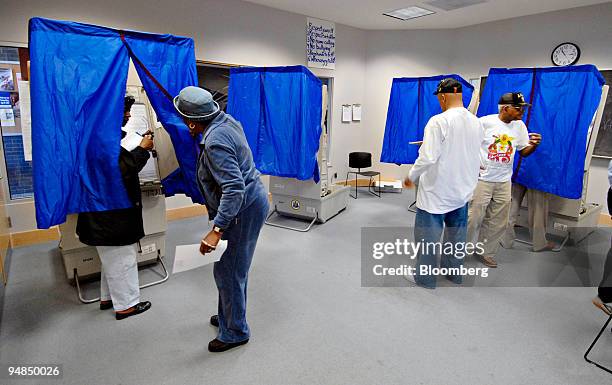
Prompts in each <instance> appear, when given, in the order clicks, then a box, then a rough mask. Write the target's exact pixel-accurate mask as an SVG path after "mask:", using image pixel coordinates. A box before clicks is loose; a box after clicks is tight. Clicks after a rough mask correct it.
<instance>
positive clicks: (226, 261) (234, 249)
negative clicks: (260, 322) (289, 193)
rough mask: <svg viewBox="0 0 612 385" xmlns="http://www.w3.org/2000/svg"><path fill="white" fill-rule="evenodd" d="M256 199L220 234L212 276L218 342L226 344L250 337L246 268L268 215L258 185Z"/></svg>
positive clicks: (262, 192)
mask: <svg viewBox="0 0 612 385" xmlns="http://www.w3.org/2000/svg"><path fill="white" fill-rule="evenodd" d="M257 183H259V184H260V185H261V186H260V188H259V189H258V190H259V192H258V193H257V195H258V196H257V198H255V200H254V201H253V202H252V203H251V204H250V205H249V206H248V207H247V208H245V209H244V210H243V211H242V212H240V213H239V214H238V215H237V216H236V218H235V219H234V220H233V221H232V223H231V225H230V226H229V227H228V228H227V229H226V230H225V232H224V233H223V239H227V249H225V252H224V253H223V255H222V256H221V259H220V260H219V261H218V262H215V265H214V268H213V274H214V276H215V282H216V284H217V289H218V290H219V309H218V315H219V334H218V335H217V339H218V340H220V341H223V342H226V343H232V342H241V341H244V340H247V339H248V338H249V337H250V330H249V325H248V324H247V320H246V306H247V282H248V276H249V268H250V267H251V261H252V260H253V253H254V252H255V246H256V244H257V238H258V237H259V232H260V230H261V228H262V226H263V224H264V221H265V219H266V216H267V215H268V209H269V204H268V194H267V193H266V191H265V188H264V186H263V184H261V182H257Z"/></svg>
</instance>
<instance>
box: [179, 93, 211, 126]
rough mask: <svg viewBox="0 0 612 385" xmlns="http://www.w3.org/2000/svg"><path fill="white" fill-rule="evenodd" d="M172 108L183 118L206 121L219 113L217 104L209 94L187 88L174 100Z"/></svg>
mask: <svg viewBox="0 0 612 385" xmlns="http://www.w3.org/2000/svg"><path fill="white" fill-rule="evenodd" d="M174 108H175V109H176V110H177V111H178V113H179V114H180V115H181V116H182V117H184V118H187V119H191V120H206V119H207V118H210V117H211V116H213V115H214V114H216V113H217V112H218V111H219V104H218V103H217V102H215V101H214V100H213V96H212V95H211V93H210V92H208V91H206V90H205V89H203V88H200V87H194V86H189V87H185V88H183V89H182V90H181V92H180V93H179V94H178V95H177V96H176V97H175V98H174Z"/></svg>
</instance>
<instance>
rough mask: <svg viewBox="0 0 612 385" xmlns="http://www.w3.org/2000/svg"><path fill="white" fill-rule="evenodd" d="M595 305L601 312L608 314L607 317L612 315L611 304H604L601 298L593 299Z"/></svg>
mask: <svg viewBox="0 0 612 385" xmlns="http://www.w3.org/2000/svg"><path fill="white" fill-rule="evenodd" d="M593 305H595V306H597V307H598V308H599V309H601V311H603V312H604V313H606V315H612V306H611V305H610V304H607V303H604V302H603V301H602V300H601V298H599V297H595V298H593Z"/></svg>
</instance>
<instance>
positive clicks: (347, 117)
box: [342, 104, 353, 123]
mask: <svg viewBox="0 0 612 385" xmlns="http://www.w3.org/2000/svg"><path fill="white" fill-rule="evenodd" d="M352 118H353V110H352V108H351V105H350V104H343V105H342V123H348V122H350V121H351V120H352Z"/></svg>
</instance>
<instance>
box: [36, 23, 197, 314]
mask: <svg viewBox="0 0 612 385" xmlns="http://www.w3.org/2000/svg"><path fill="white" fill-rule="evenodd" d="M29 36H30V41H29V47H30V58H31V76H30V86H31V101H32V104H31V105H32V158H33V166H34V167H33V174H34V198H35V207H36V221H37V225H38V227H39V228H41V229H46V228H49V227H51V226H54V225H60V231H61V242H60V245H59V247H60V251H61V255H62V259H63V262H64V267H65V270H66V276H67V278H68V279H69V280H70V281H72V282H74V283H75V284H76V287H77V291H78V295H79V299H80V300H81V301H83V302H94V301H97V300H98V298H95V299H85V298H83V297H82V295H81V292H80V286H79V279H80V278H83V277H96V276H98V275H99V273H100V261H99V257H98V255H97V252H96V249H95V248H94V247H89V246H86V245H84V244H82V243H81V242H79V240H78V238H77V236H76V234H75V229H76V220H77V216H78V213H81V212H97V211H107V210H114V209H121V208H126V207H130V206H131V202H130V201H129V199H128V196H127V192H126V189H125V186H124V184H123V180H122V177H121V172H120V170H119V162H118V160H119V152H120V145H121V140H122V139H121V136H122V133H121V122H122V118H123V107H124V97H125V94H126V83H127V77H128V67H129V64H130V61H131V62H132V63H133V64H134V67H135V69H136V72H137V73H138V75H139V78H140V81H141V82H142V87H140V86H131V87H127V93H129V94H131V95H132V96H134V97H135V99H136V103H135V104H134V106H133V107H132V110H131V113H132V115H133V117H132V119H131V121H130V122H129V123H128V125H127V126H126V129H127V130H131V131H132V132H140V133H141V134H142V133H144V132H145V131H146V130H151V131H153V132H154V134H155V139H154V142H155V156H153V157H151V158H150V160H149V162H148V163H147V165H146V166H145V168H144V169H143V170H142V172H141V173H140V182H141V190H142V204H143V222H144V230H145V234H146V236H145V237H144V238H143V239H142V240H141V241H140V242H139V243H138V246H139V250H138V251H139V253H138V262H139V263H140V264H147V263H154V262H159V263H160V266H161V269H162V271H163V273H162V278H161V279H160V280H158V281H156V282H151V283H149V284H147V285H144V286H143V287H146V286H150V285H152V284H157V283H161V282H163V281H165V280H166V279H167V278H168V272H167V270H166V267H165V265H164V263H163V257H164V255H165V231H166V228H167V225H166V209H165V197H166V196H172V195H174V194H177V193H184V194H186V195H187V196H189V197H191V199H192V200H193V201H194V202H197V203H203V198H202V196H201V193H200V191H199V189H198V187H197V182H196V177H195V167H196V159H197V155H198V147H197V145H198V141H197V139H195V140H194V139H193V138H191V136H190V135H189V131H188V129H187V127H186V126H185V124H184V122H183V120H182V119H181V118H180V117H179V116H177V114H176V112H175V109H174V106H173V104H172V95H176V94H178V92H179V91H180V90H181V89H182V88H184V87H186V86H190V85H196V84H197V73H196V67H195V56H194V44H193V40H192V39H190V38H185V37H179V36H172V35H157V34H150V33H145V32H137V31H125V30H116V29H112V28H106V27H100V26H95V25H89V24H82V23H74V22H67V21H57V20H49V19H43V18H33V19H31V20H30V25H29Z"/></svg>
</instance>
